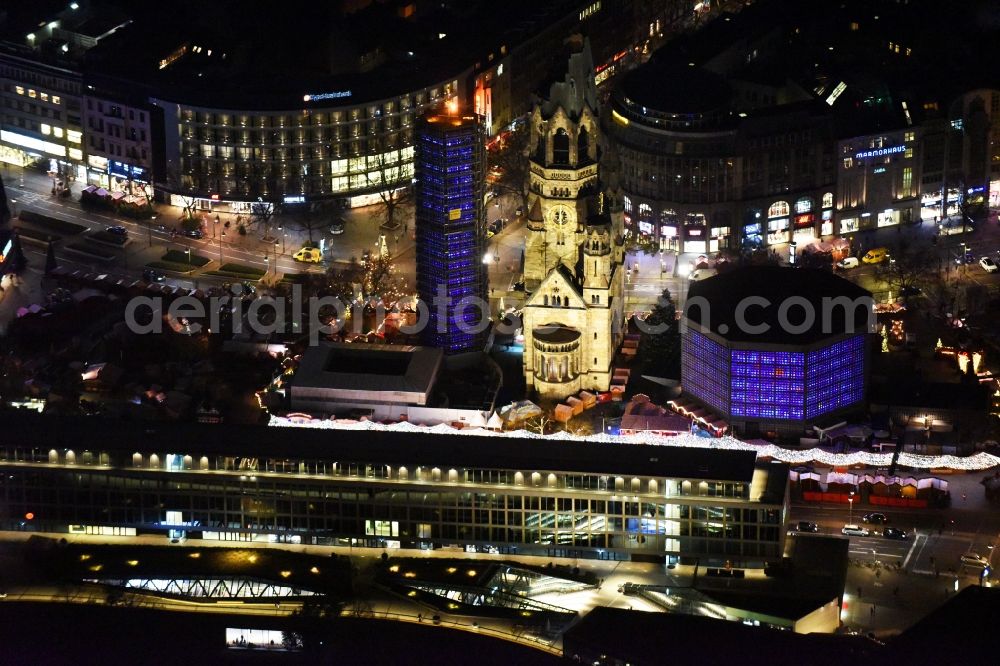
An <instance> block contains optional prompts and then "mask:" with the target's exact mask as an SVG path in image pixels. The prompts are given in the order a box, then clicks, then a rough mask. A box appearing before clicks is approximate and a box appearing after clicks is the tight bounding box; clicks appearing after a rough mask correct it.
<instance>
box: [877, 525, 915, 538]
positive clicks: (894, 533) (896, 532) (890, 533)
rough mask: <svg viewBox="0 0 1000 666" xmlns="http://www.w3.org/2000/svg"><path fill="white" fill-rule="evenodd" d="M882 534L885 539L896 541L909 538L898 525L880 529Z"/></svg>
mask: <svg viewBox="0 0 1000 666" xmlns="http://www.w3.org/2000/svg"><path fill="white" fill-rule="evenodd" d="M882 536H883V537H885V538H886V539H895V540H896V541H906V540H908V539H909V538H910V535H909V534H908V533H907V532H906V530H901V529H899V528H898V527H887V528H885V529H884V530H882Z"/></svg>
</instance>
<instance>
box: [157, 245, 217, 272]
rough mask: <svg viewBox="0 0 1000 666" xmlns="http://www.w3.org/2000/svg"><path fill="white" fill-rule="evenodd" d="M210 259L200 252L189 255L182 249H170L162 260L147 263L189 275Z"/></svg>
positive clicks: (166, 270) (160, 268) (162, 269)
mask: <svg viewBox="0 0 1000 666" xmlns="http://www.w3.org/2000/svg"><path fill="white" fill-rule="evenodd" d="M209 261H210V260H209V259H208V257H203V256H201V255H200V254H191V255H188V253H187V252H182V251H180V250H168V251H167V252H166V254H164V255H163V257H162V258H161V259H160V261H151V262H149V263H148V264H146V268H151V269H153V270H157V271H165V272H170V273H180V274H183V275H187V274H188V273H191V272H193V271H196V270H198V269H199V268H202V267H203V266H205V265H206V264H207V263H208V262H209Z"/></svg>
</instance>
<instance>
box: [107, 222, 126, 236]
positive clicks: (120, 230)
mask: <svg viewBox="0 0 1000 666" xmlns="http://www.w3.org/2000/svg"><path fill="white" fill-rule="evenodd" d="M108 233H109V234H114V235H115V236H128V229H126V228H125V227H123V226H121V225H115V226H113V227H108Z"/></svg>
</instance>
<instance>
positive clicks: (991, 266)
mask: <svg viewBox="0 0 1000 666" xmlns="http://www.w3.org/2000/svg"><path fill="white" fill-rule="evenodd" d="M979 265H980V266H982V267H983V270H984V271H986V272H987V273H996V272H997V268H998V267H997V263H996V262H995V261H993V260H992V259H990V258H989V257H983V258H982V259H980V260H979Z"/></svg>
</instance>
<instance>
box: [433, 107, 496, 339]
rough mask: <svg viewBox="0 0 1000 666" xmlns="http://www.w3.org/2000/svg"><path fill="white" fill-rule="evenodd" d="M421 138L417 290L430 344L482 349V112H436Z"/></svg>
mask: <svg viewBox="0 0 1000 666" xmlns="http://www.w3.org/2000/svg"><path fill="white" fill-rule="evenodd" d="M415 143H416V151H415V155H414V172H415V173H414V175H415V178H416V185H415V190H416V192H415V194H416V232H417V247H416V253H417V292H418V294H419V296H420V300H421V301H423V303H424V304H425V305H426V306H427V308H428V310H429V312H430V318H429V321H428V322H427V325H426V326H425V327H424V329H423V333H422V335H423V340H424V344H426V345H428V346H431V347H438V348H440V349H443V350H444V352H445V353H446V354H461V353H464V352H472V351H481V350H482V349H483V347H484V345H485V341H486V335H487V326H488V323H489V313H488V306H487V305H485V304H487V303H488V301H487V283H488V276H487V272H486V265H485V264H484V263H483V256H484V251H485V246H486V209H485V204H484V202H483V194H484V187H485V182H486V147H485V141H484V134H483V126H482V123H481V122H480V119H479V117H478V116H475V115H447V114H440V113H435V114H429V115H426V116H424V117H423V118H421V119H420V120H419V122H418V124H417V136H416V142H415ZM483 306H485V311H484V309H483ZM463 329H464V330H463Z"/></svg>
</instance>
